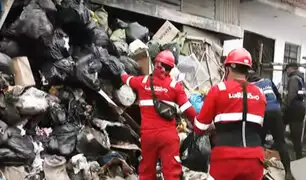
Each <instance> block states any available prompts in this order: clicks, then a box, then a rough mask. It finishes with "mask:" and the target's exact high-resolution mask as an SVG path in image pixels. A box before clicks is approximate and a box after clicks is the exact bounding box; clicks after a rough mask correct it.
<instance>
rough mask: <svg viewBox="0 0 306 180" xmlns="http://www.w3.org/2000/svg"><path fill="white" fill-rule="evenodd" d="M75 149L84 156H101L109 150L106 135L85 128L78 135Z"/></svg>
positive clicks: (108, 141)
mask: <svg viewBox="0 0 306 180" xmlns="http://www.w3.org/2000/svg"><path fill="white" fill-rule="evenodd" d="M76 149H77V151H78V153H82V154H84V155H85V156H90V157H97V156H101V155H103V154H106V153H107V152H108V151H109V150H110V140H109V138H108V135H107V133H105V132H104V133H103V132H100V131H98V130H96V129H94V128H90V127H88V126H86V127H84V129H82V130H81V131H80V132H79V134H78V140H77V146H76Z"/></svg>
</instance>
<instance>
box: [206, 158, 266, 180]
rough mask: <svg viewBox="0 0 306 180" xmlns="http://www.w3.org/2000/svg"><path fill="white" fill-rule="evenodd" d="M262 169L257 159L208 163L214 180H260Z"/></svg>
mask: <svg viewBox="0 0 306 180" xmlns="http://www.w3.org/2000/svg"><path fill="white" fill-rule="evenodd" d="M263 171H264V167H263V164H262V163H261V162H260V160H259V159H223V160H215V161H212V162H211V163H210V175H211V176H212V177H213V178H214V179H215V180H262V178H263Z"/></svg>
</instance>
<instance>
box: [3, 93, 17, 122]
mask: <svg viewBox="0 0 306 180" xmlns="http://www.w3.org/2000/svg"><path fill="white" fill-rule="evenodd" d="M0 116H1V118H0V119H1V120H2V121H4V122H5V123H6V124H8V125H10V126H14V125H15V124H17V123H19V122H21V117H20V114H19V111H18V109H17V108H16V107H15V106H14V105H13V104H12V103H9V102H8V101H7V100H6V98H5V96H4V94H3V93H0Z"/></svg>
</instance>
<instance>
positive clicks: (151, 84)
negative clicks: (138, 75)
mask: <svg viewBox="0 0 306 180" xmlns="http://www.w3.org/2000/svg"><path fill="white" fill-rule="evenodd" d="M150 88H151V92H152V99H153V103H154V102H155V101H156V100H157V97H156V94H155V92H154V87H153V75H152V74H150Z"/></svg>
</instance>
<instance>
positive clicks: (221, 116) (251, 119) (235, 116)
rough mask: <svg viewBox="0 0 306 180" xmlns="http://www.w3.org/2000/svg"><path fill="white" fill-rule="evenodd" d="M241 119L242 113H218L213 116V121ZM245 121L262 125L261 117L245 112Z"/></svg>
mask: <svg viewBox="0 0 306 180" xmlns="http://www.w3.org/2000/svg"><path fill="white" fill-rule="evenodd" d="M241 120H242V113H223V114H218V115H217V116H216V117H215V123H216V122H220V121H229V122H230V121H241ZM247 121H248V122H253V123H257V124H260V125H263V117H261V116H258V115H254V114H249V113H248V114H247Z"/></svg>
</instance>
